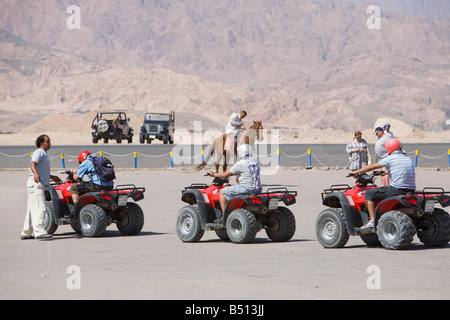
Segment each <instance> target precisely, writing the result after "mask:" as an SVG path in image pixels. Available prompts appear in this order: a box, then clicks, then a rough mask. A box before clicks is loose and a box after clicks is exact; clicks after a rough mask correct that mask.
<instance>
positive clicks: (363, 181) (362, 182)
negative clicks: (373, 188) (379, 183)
mask: <svg viewBox="0 0 450 320" xmlns="http://www.w3.org/2000/svg"><path fill="white" fill-rule="evenodd" d="M384 174H385V173H384V172H383V171H381V170H375V171H373V172H372V174H370V175H369V174H366V173H362V174H358V177H357V178H356V181H355V184H356V185H357V186H358V187H367V185H368V184H369V183H372V184H373V183H374V182H375V177H376V176H382V175H384ZM354 176H355V173H353V172H350V173H349V174H348V175H347V176H346V177H347V178H348V177H354Z"/></svg>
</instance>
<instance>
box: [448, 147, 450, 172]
mask: <svg viewBox="0 0 450 320" xmlns="http://www.w3.org/2000/svg"><path fill="white" fill-rule="evenodd" d="M448 167H449V168H450V149H448Z"/></svg>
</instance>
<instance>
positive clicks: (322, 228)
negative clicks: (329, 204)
mask: <svg viewBox="0 0 450 320" xmlns="http://www.w3.org/2000/svg"><path fill="white" fill-rule="evenodd" d="M316 237H317V240H319V242H320V244H321V245H322V246H323V247H324V248H342V247H344V246H345V245H346V244H347V242H348V239H349V238H350V235H349V233H348V230H347V223H346V222H345V218H344V214H343V212H342V209H336V208H327V209H325V210H323V211H322V212H321V213H320V214H319V216H318V217H317V219H316Z"/></svg>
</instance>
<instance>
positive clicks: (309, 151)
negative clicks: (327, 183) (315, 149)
mask: <svg viewBox="0 0 450 320" xmlns="http://www.w3.org/2000/svg"><path fill="white" fill-rule="evenodd" d="M308 167H311V149H308Z"/></svg>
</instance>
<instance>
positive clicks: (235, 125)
mask: <svg viewBox="0 0 450 320" xmlns="http://www.w3.org/2000/svg"><path fill="white" fill-rule="evenodd" d="M246 116H247V112H246V111H244V110H242V111H241V112H239V113H236V112H235V113H233V114H232V115H231V117H230V120H229V121H228V123H227V126H226V127H225V133H226V135H227V137H229V139H230V143H229V144H227V145H226V147H225V149H229V150H231V152H232V153H234V152H235V149H236V142H237V139H238V137H239V136H240V135H241V132H242V129H245V126H244V124H243V123H242V119H244V118H245V117H246Z"/></svg>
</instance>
